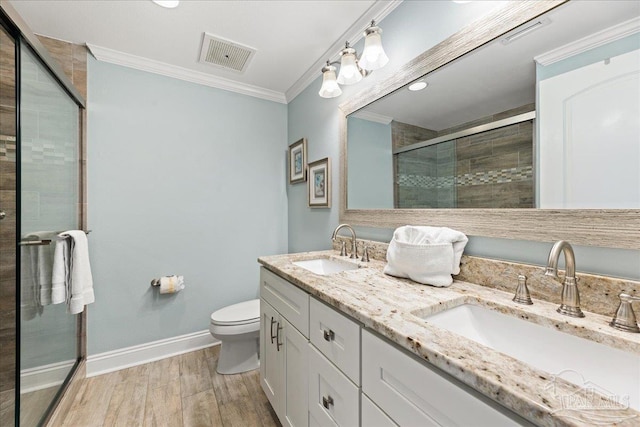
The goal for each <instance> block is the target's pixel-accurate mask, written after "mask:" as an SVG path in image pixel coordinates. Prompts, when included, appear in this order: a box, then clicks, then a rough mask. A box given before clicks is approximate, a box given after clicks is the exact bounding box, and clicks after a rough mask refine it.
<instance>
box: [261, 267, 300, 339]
mask: <svg viewBox="0 0 640 427" xmlns="http://www.w3.org/2000/svg"><path fill="white" fill-rule="evenodd" d="M260 297H261V298H263V299H264V300H265V301H267V302H268V303H269V304H271V305H272V306H273V308H275V309H276V310H277V311H278V312H279V313H280V314H282V315H283V316H284V317H285V318H286V319H287V320H288V321H289V323H291V324H292V325H293V326H295V328H296V329H298V330H299V331H300V332H301V333H302V335H304V336H305V337H306V338H309V294H307V293H306V292H305V291H303V290H302V289H300V288H297V287H296V286H295V285H293V284H291V283H289V282H287V281H286V280H284V279H283V278H281V277H278V276H277V275H275V274H273V273H272V272H270V271H269V270H267V269H265V268H264V267H260Z"/></svg>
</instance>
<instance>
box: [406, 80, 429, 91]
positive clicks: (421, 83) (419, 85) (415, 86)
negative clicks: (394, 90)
mask: <svg viewBox="0 0 640 427" xmlns="http://www.w3.org/2000/svg"><path fill="white" fill-rule="evenodd" d="M427 86H429V83H427V82H425V81H422V80H421V81H419V82H415V83H413V84H412V85H411V86H409V90H410V91H412V92H416V91H418V90H422V89H424V88H425V87H427Z"/></svg>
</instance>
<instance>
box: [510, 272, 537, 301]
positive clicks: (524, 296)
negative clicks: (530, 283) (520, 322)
mask: <svg viewBox="0 0 640 427" xmlns="http://www.w3.org/2000/svg"><path fill="white" fill-rule="evenodd" d="M512 301H514V302H517V303H518V304H525V305H532V304H533V301H531V295H530V294H529V288H528V287H527V276H525V275H524V274H518V287H517V288H516V294H515V295H514V296H513V300H512Z"/></svg>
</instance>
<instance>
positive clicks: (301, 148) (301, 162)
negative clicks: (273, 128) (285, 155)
mask: <svg viewBox="0 0 640 427" xmlns="http://www.w3.org/2000/svg"><path fill="white" fill-rule="evenodd" d="M306 180H307V140H306V139H305V138H302V139H301V140H299V141H296V142H294V143H293V144H291V145H290V146H289V183H290V184H297V183H298V182H305V181H306Z"/></svg>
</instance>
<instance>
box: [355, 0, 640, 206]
mask: <svg viewBox="0 0 640 427" xmlns="http://www.w3.org/2000/svg"><path fill="white" fill-rule="evenodd" d="M639 15H640V4H639V3H638V2H603V1H591V2H578V1H571V2H568V3H566V4H564V5H562V6H560V7H558V8H556V9H553V10H551V11H550V12H548V13H546V14H545V15H543V16H541V17H538V18H536V19H534V20H533V21H530V22H528V23H525V24H523V25H521V26H520V27H518V28H515V29H514V30H512V31H510V32H508V33H507V34H505V35H503V36H501V37H499V38H498V39H496V40H494V41H493V42H491V43H488V44H487V45H485V46H483V47H481V48H478V49H476V50H474V51H473V52H471V53H469V54H467V55H465V56H463V57H461V58H459V59H458V60H456V61H453V62H450V63H449V64H447V65H445V66H444V67H441V68H440V69H438V70H436V71H434V72H432V73H430V74H428V75H426V76H424V77H423V78H421V79H418V80H419V81H421V82H424V83H426V87H425V88H424V89H423V90H420V91H412V90H409V88H408V87H405V88H401V89H399V90H397V91H395V92H394V93H392V94H390V95H388V96H386V97H384V98H381V99H379V100H377V101H375V102H373V103H372V104H369V105H368V106H366V107H365V108H362V109H360V110H358V111H356V112H355V113H353V114H351V115H349V117H348V119H347V150H348V157H347V167H348V173H347V186H348V187H347V188H348V191H347V207H348V209H390V208H533V207H539V208H571V209H588V208H603V209H612V208H613V209H618V208H634V209H635V208H638V207H640V179H639V177H640V84H639V82H640V78H639V76H640V56H639V55H640V33H638V24H637V21H638V16H639ZM630 28H631V30H629V29H630ZM634 28H635V30H633V29H634ZM634 31H635V32H634ZM423 86H424V85H423ZM594 172H595V173H594Z"/></svg>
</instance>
